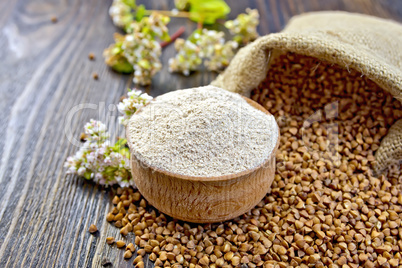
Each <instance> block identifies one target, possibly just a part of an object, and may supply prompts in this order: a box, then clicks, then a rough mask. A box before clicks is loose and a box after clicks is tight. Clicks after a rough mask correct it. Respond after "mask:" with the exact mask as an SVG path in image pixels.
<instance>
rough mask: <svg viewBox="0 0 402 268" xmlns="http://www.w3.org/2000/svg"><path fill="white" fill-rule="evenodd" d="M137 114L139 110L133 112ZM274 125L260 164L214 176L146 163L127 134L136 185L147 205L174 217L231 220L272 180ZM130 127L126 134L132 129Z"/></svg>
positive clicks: (252, 203)
mask: <svg viewBox="0 0 402 268" xmlns="http://www.w3.org/2000/svg"><path fill="white" fill-rule="evenodd" d="M243 98H244V99H245V100H246V101H247V103H248V104H250V105H251V106H253V107H254V108H256V109H258V110H260V111H262V112H264V113H266V114H268V115H271V114H270V113H269V112H268V111H267V110H265V108H264V107H262V106H261V105H260V104H258V103H257V102H255V101H253V100H251V99H248V98H246V97H243ZM139 113H141V109H139V110H138V111H137V112H136V114H139ZM134 116H135V115H134ZM274 124H275V125H274V126H273V128H274V129H275V130H274V131H275V132H276V134H275V135H276V136H277V139H276V141H275V144H274V146H273V149H272V151H271V153H270V154H269V156H268V157H267V159H265V161H263V163H261V165H259V166H257V167H254V168H252V169H248V170H245V171H242V172H239V173H235V174H229V175H224V176H215V177H191V176H186V175H181V174H177V173H172V172H168V171H164V170H161V169H159V168H157V167H155V166H149V165H147V164H146V163H145V162H143V161H142V160H140V158H137V157H136V155H137V153H138V152H136V151H135V150H133V149H132V144H133V143H132V139H130V135H129V134H127V141H128V145H129V147H130V151H131V172H132V174H133V178H134V181H135V185H136V186H137V187H138V190H139V191H140V193H141V194H142V195H143V196H144V197H145V199H146V200H147V201H148V202H149V203H150V204H152V205H153V206H154V207H155V208H157V209H159V210H160V211H161V212H163V213H165V214H167V215H169V216H171V217H173V218H176V219H180V220H183V221H189V222H196V223H213V222H222V221H226V220H229V219H234V218H236V217H238V216H240V215H242V214H244V213H246V212H247V211H249V210H250V209H252V208H253V207H255V206H256V205H257V204H258V203H259V202H260V201H261V200H262V199H263V197H264V196H265V195H266V194H267V193H268V191H269V189H270V187H271V184H272V182H273V180H274V176H275V167H276V166H275V155H276V151H277V149H278V146H279V140H280V133H279V127H278V125H277V124H276V122H275V123H274ZM130 126H131V125H128V127H127V132H126V133H131V132H132V129H131V130H130ZM161 197H162V198H161Z"/></svg>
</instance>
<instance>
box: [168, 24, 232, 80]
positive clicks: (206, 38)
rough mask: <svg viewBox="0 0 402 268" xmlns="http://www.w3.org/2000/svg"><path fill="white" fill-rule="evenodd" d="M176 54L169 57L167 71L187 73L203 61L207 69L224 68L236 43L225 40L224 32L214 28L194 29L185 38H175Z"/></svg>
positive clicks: (216, 69) (230, 58)
mask: <svg viewBox="0 0 402 268" xmlns="http://www.w3.org/2000/svg"><path fill="white" fill-rule="evenodd" d="M175 48H176V50H177V54H176V56H175V57H174V58H171V59H169V71H170V72H181V73H183V74H184V75H189V74H190V72H191V71H194V70H196V69H197V68H198V66H200V65H201V64H202V62H203V61H205V66H206V67H207V68H208V70H211V71H219V70H221V69H223V68H225V67H226V66H227V65H228V64H229V62H230V61H231V60H232V58H233V57H234V55H235V51H236V49H237V43H236V42H234V41H228V42H225V38H224V33H223V32H218V31H215V30H207V29H202V30H196V31H195V32H194V33H193V34H192V35H191V36H190V37H189V38H188V39H187V40H183V39H177V40H176V42H175Z"/></svg>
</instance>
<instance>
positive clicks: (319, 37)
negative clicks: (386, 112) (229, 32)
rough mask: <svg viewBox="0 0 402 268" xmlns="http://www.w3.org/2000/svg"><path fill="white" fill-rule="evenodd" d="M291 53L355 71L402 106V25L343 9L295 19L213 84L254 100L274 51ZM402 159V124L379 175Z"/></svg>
mask: <svg viewBox="0 0 402 268" xmlns="http://www.w3.org/2000/svg"><path fill="white" fill-rule="evenodd" d="M276 50H279V51H290V52H294V53H297V54H300V55H305V56H311V57H315V58H318V59H320V60H323V61H327V62H330V63H335V64H338V65H340V66H343V67H345V68H346V69H354V70H356V71H359V72H360V73H362V75H365V76H367V77H368V78H370V79H371V80H373V81H374V82H375V83H377V84H378V85H379V86H380V87H382V88H383V89H384V90H386V91H388V92H390V93H391V94H392V95H393V96H394V97H395V98H396V99H398V100H399V101H401V102H402V25H401V24H399V23H396V22H393V21H390V20H385V19H380V18H376V17H372V16H367V15H361V14H353V13H347V12H340V11H329V12H328V11H326V12H312V13H306V14H303V15H299V16H295V17H293V18H292V19H291V20H290V21H289V23H288V24H287V26H286V28H285V29H284V30H283V31H282V32H280V33H274V34H269V35H266V36H263V37H260V38H258V39H257V40H256V41H254V42H253V43H251V44H249V45H247V46H246V47H244V48H242V49H240V51H239V52H238V53H237V54H236V56H235V58H234V59H233V60H232V61H231V63H230V65H229V66H228V68H227V69H226V70H225V71H224V72H223V73H222V74H220V75H219V76H218V77H217V79H216V80H214V81H213V82H212V83H211V84H212V85H214V86H217V87H221V88H224V89H226V90H229V91H232V92H237V93H240V94H242V95H245V96H249V95H250V92H251V90H252V89H254V88H256V87H257V86H258V85H259V84H260V82H261V81H263V80H264V79H265V77H266V76H267V72H268V71H269V59H270V56H271V55H272V54H275V53H273V52H274V51H276ZM401 159H402V120H399V121H397V122H396V123H395V126H393V127H392V128H391V129H390V131H389V134H388V135H387V136H386V137H385V138H384V139H383V141H382V143H381V146H380V148H379V149H378V150H377V152H376V165H375V169H376V172H377V173H378V172H382V171H383V170H385V169H386V168H387V167H388V166H389V165H390V164H391V163H395V162H396V161H400V160H401Z"/></svg>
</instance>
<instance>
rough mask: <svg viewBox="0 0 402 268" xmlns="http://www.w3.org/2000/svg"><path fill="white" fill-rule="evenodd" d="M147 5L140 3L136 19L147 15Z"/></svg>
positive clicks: (138, 19) (139, 19)
mask: <svg viewBox="0 0 402 268" xmlns="http://www.w3.org/2000/svg"><path fill="white" fill-rule="evenodd" d="M145 12H146V9H145V6H144V5H139V6H138V7H137V9H136V11H135V20H136V21H141V20H142V18H143V17H144V16H145Z"/></svg>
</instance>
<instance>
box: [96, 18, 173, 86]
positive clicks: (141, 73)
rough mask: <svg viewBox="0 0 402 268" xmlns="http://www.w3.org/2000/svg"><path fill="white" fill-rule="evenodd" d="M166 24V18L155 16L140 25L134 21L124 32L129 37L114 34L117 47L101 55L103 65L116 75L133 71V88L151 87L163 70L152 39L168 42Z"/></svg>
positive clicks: (144, 20) (159, 52)
mask: <svg viewBox="0 0 402 268" xmlns="http://www.w3.org/2000/svg"><path fill="white" fill-rule="evenodd" d="M168 23H169V17H167V16H164V15H161V14H159V13H156V12H154V13H152V14H151V15H150V16H149V17H145V18H143V19H142V20H141V21H140V22H137V21H133V22H132V23H131V24H130V26H128V27H127V28H126V30H127V31H128V32H129V33H128V34H126V35H124V36H123V35H119V34H116V35H115V42H116V43H115V44H113V45H111V46H110V47H109V48H107V49H106V50H105V51H104V53H103V56H104V57H105V62H106V64H108V65H109V66H111V67H112V68H113V69H115V70H117V71H122V72H127V71H128V72H129V71H134V79H133V80H134V83H136V84H140V85H149V84H151V79H152V77H153V76H154V75H155V74H156V73H157V72H158V71H159V70H160V69H161V68H162V64H161V62H160V59H159V57H160V55H161V53H162V49H161V46H160V44H159V43H158V42H157V41H156V40H155V38H156V37H158V38H160V39H162V40H167V39H169V33H168V29H167V27H166V25H167V24H168ZM127 64H128V65H129V66H127ZM130 67H131V68H130Z"/></svg>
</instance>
